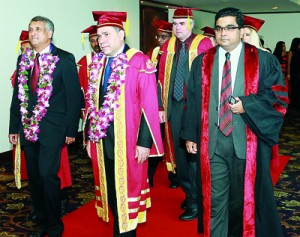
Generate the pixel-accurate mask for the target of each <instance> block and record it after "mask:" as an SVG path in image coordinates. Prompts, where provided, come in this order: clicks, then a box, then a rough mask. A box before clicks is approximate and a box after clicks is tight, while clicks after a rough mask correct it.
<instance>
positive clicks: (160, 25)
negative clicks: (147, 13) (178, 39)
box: [147, 20, 173, 66]
mask: <svg viewBox="0 0 300 237" xmlns="http://www.w3.org/2000/svg"><path fill="white" fill-rule="evenodd" d="M152 25H153V26H154V27H156V35H155V39H156V40H157V42H158V46H157V47H156V48H154V49H153V50H151V51H150V52H148V53H147V55H148V56H149V57H150V59H151V61H152V62H153V63H154V65H155V66H157V64H158V61H159V57H160V55H161V51H160V48H161V46H162V45H163V44H164V43H165V42H166V41H167V40H168V39H170V38H171V36H172V27H173V25H172V23H170V22H167V21H163V20H155V21H153V23H152Z"/></svg>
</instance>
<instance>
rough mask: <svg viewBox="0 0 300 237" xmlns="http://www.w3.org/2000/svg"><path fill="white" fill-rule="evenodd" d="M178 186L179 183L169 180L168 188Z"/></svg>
mask: <svg viewBox="0 0 300 237" xmlns="http://www.w3.org/2000/svg"><path fill="white" fill-rule="evenodd" d="M179 186H180V185H179V183H177V182H174V181H171V183H170V186H169V188H178V187H179Z"/></svg>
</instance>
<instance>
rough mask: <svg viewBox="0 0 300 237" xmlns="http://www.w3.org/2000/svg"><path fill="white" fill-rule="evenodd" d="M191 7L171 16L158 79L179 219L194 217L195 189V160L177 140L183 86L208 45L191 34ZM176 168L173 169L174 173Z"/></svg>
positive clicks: (166, 151) (161, 113) (182, 106)
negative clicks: (177, 193)
mask: <svg viewBox="0 0 300 237" xmlns="http://www.w3.org/2000/svg"><path fill="white" fill-rule="evenodd" d="M193 19H194V18H193V12H192V9H191V8H178V9H176V10H175V11H174V15H173V32H174V37H171V38H170V39H169V40H168V41H167V42H166V43H165V44H164V45H163V46H162V48H161V51H162V56H161V59H160V62H159V76H158V80H159V83H160V85H161V88H162V93H159V96H161V97H162V99H161V101H162V103H161V104H160V112H159V114H160V122H161V123H165V153H166V155H165V159H166V162H167V168H168V171H172V172H174V173H175V172H176V170H177V174H178V178H179V182H180V186H181V187H182V189H183V191H184V193H185V196H186V198H185V200H184V201H183V202H182V204H181V208H182V209H184V212H183V214H181V215H180V216H179V219H180V220H193V219H195V218H197V215H198V205H197V197H198V195H197V188H196V173H197V172H196V168H197V166H196V161H195V159H193V157H191V156H189V155H188V153H187V151H186V149H185V142H184V141H183V140H182V139H181V138H180V131H181V129H182V120H183V114H184V110H185V101H186V85H187V83H188V78H189V74H190V67H191V65H192V62H193V60H194V58H195V57H196V56H197V55H199V54H200V53H202V52H204V51H206V50H208V49H210V48H211V47H212V43H211V41H210V39H209V38H207V37H205V36H203V35H200V34H199V35H196V34H193V32H192V30H193V27H194V20H193ZM175 169H176V170H175Z"/></svg>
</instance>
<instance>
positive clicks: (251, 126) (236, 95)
mask: <svg viewBox="0 0 300 237" xmlns="http://www.w3.org/2000/svg"><path fill="white" fill-rule="evenodd" d="M243 23H244V21H243V13H242V12H241V11H240V10H239V9H236V8H231V7H230V8H224V9H222V10H220V11H219V12H218V13H217V14H216V16H215V31H216V40H217V43H218V46H216V47H214V48H212V49H210V50H208V51H206V52H204V53H203V54H201V55H199V56H198V57H196V58H195V60H194V62H193V65H192V69H191V77H190V79H189V84H188V88H187V103H186V115H187V116H186V117H185V121H184V126H183V132H182V138H183V139H184V140H186V147H187V150H188V152H189V153H191V154H195V155H196V156H197V160H198V161H200V164H199V168H200V172H199V174H200V177H199V176H198V177H197V179H198V181H199V183H201V185H199V192H202V194H203V210H204V212H203V214H202V215H201V216H199V218H198V220H199V222H198V224H199V228H198V231H199V230H201V232H203V233H204V237H208V236H210V237H228V236H244V237H245V236H248V237H250V236H251V237H254V236H256V237H265V236H272V237H275V236H276V237H282V229H281V225H280V221H279V217H278V213H277V210H276V203H275V198H274V191H273V185H272V180H271V176H270V158H271V147H272V146H273V145H274V144H277V143H278V140H279V133H280V129H281V125H282V123H283V116H284V114H285V113H286V110H287V106H288V97H287V96H288V94H287V87H286V85H285V82H284V78H283V75H282V72H281V69H280V65H279V62H278V60H277V59H276V58H275V57H273V56H272V55H271V54H270V53H267V52H264V51H262V50H260V49H257V48H256V47H254V46H252V45H250V44H247V43H243V42H242V40H241V38H242V36H243V31H244V28H243ZM203 230H204V231H203Z"/></svg>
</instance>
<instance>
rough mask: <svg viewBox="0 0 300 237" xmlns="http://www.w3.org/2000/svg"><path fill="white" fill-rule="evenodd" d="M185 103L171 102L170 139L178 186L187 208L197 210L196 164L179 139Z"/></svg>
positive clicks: (182, 141)
mask: <svg viewBox="0 0 300 237" xmlns="http://www.w3.org/2000/svg"><path fill="white" fill-rule="evenodd" d="M184 106H185V101H180V102H177V101H175V100H173V101H172V108H171V114H170V119H169V122H170V125H171V131H172V139H173V143H174V153H175V159H176V168H177V174H178V178H179V183H180V186H181V187H182V189H183V191H184V193H185V195H186V199H187V207H188V208H197V206H198V205H197V198H198V195H197V186H196V174H197V162H196V159H195V156H191V155H190V154H188V153H187V151H186V146H185V141H184V140H183V139H181V138H180V132H181V129H182V126H183V124H182V121H183V119H184V118H183V116H184Z"/></svg>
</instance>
